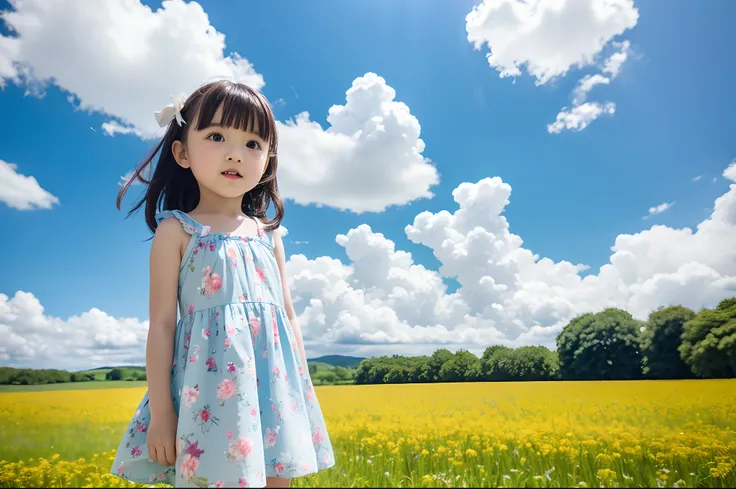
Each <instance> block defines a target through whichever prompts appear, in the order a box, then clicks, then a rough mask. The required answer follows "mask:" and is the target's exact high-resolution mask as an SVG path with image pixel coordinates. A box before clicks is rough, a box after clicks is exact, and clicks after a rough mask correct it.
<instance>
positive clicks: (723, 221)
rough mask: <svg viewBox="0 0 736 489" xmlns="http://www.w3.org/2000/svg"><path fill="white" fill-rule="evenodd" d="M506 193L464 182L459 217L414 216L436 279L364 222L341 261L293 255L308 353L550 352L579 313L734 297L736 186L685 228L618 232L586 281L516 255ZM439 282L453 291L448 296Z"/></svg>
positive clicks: (342, 239) (409, 230)
mask: <svg viewBox="0 0 736 489" xmlns="http://www.w3.org/2000/svg"><path fill="white" fill-rule="evenodd" d="M735 173H736V164H732V165H731V166H730V167H729V168H728V169H727V170H726V171H724V173H723V176H724V177H726V178H729V179H731V180H733V181H736V175H735ZM510 195H511V187H510V186H509V185H508V184H507V183H504V182H503V181H502V180H501V179H500V178H487V179H484V180H481V181H479V182H477V183H463V184H462V185H460V186H459V187H458V188H457V189H455V191H454V192H453V196H454V199H455V202H456V203H457V209H455V210H454V211H452V212H451V211H448V210H443V211H440V212H437V213H430V212H422V213H420V214H419V215H417V216H416V217H415V219H414V222H413V223H412V224H410V225H408V226H407V227H406V234H407V237H408V238H409V239H410V240H411V241H412V242H414V243H417V244H421V245H424V246H427V247H428V248H430V249H431V250H432V252H433V253H434V256H435V257H436V258H437V259H438V260H439V261H440V262H441V266H440V268H439V270H429V269H426V268H425V267H423V266H421V265H418V264H416V263H414V261H413V258H412V255H411V254H410V253H408V252H406V251H402V250H397V249H396V247H395V244H394V243H393V242H392V241H391V240H389V239H387V238H386V237H385V236H383V235H382V234H380V233H378V232H376V231H374V230H372V229H371V228H370V227H368V226H367V225H362V226H359V227H357V228H355V229H352V230H350V231H349V232H348V233H347V234H345V235H340V236H338V237H337V243H338V244H339V245H341V246H342V247H344V248H345V252H346V254H347V256H348V258H349V262H347V263H343V262H342V261H340V260H337V259H334V258H329V257H320V258H317V259H314V260H309V259H307V258H306V257H304V256H303V255H293V256H291V258H290V259H289V261H288V272H289V277H290V280H291V287H292V290H293V293H294V298H295V301H296V305H297V309H298V311H300V313H301V316H300V317H301V324H302V327H303V328H304V331H305V336H306V338H307V341H308V345H309V346H308V348H310V349H311V351H318V352H335V351H343V352H345V351H348V352H351V353H354V354H364V355H365V354H380V353H385V352H388V353H390V352H402V353H427V352H431V351H433V350H434V349H436V348H437V347H438V346H441V345H445V346H448V347H449V348H451V349H456V348H460V347H462V348H469V349H471V350H473V351H476V352H478V353H479V352H480V351H481V350H482V349H483V348H484V347H485V346H487V345H490V344H507V345H510V346H518V345H530V344H543V345H546V346H549V347H554V346H555V336H556V334H557V333H558V332H559V331H560V330H561V328H562V327H563V326H564V325H565V324H566V323H567V322H568V321H569V320H570V319H571V318H573V317H575V316H576V315H578V314H582V313H584V312H588V311H598V310H601V309H603V308H605V307H621V308H625V309H627V310H628V311H630V312H631V313H632V314H633V315H634V316H635V317H637V318H640V319H646V317H647V316H648V314H649V313H650V312H651V311H652V310H654V309H655V308H657V307H659V306H666V305H670V304H682V305H685V306H687V307H690V308H693V309H696V310H697V309H698V308H700V307H704V306H705V307H712V306H714V305H715V304H716V303H717V302H718V301H719V300H721V299H723V298H724V297H728V296H733V295H736V248H734V247H733V245H732V243H734V242H736V184H731V186H730V189H729V191H728V192H726V193H725V194H724V195H722V196H721V197H719V198H718V199H717V200H716V201H715V205H714V208H713V211H712V214H711V215H710V217H709V218H708V219H706V220H704V221H703V222H701V223H700V224H699V225H698V226H697V229H695V230H691V229H689V228H683V229H674V228H670V227H667V226H661V225H655V226H652V227H651V228H649V229H646V230H644V231H642V232H640V233H637V234H633V235H627V234H625V235H619V236H618V237H617V238H616V240H615V243H614V245H613V246H612V248H611V250H612V254H611V257H610V259H609V263H607V264H606V265H604V266H602V267H601V268H600V269H599V270H598V273H596V274H590V275H587V276H585V277H583V276H582V275H581V272H582V271H583V270H585V269H586V268H587V267H586V266H584V265H581V264H574V263H570V262H567V261H560V262H554V261H553V260H551V259H549V258H543V257H540V256H539V255H537V254H535V253H534V252H533V251H531V250H529V249H527V248H524V246H523V241H522V239H521V237H519V236H517V235H515V234H513V233H512V232H511V231H510V228H509V223H508V221H507V220H506V218H505V217H504V216H503V212H504V209H505V206H506V205H507V204H508V203H509V198H510ZM443 278H452V279H455V280H457V282H458V283H459V284H460V287H459V288H458V289H457V290H456V291H455V292H453V293H448V291H447V288H446V286H445V284H444V282H443ZM310 340H311V341H310ZM314 340H318V341H314Z"/></svg>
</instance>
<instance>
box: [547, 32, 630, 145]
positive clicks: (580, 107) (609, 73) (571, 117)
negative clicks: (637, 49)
mask: <svg viewBox="0 0 736 489" xmlns="http://www.w3.org/2000/svg"><path fill="white" fill-rule="evenodd" d="M613 45H614V46H615V48H616V52H614V53H613V54H611V55H610V56H609V57H608V59H606V60H605V62H604V64H603V67H602V69H601V71H602V72H603V73H605V75H603V74H601V73H596V74H588V75H585V76H584V77H582V78H581V79H580V80H579V81H578V84H577V86H576V87H575V89H574V90H573V92H572V97H573V98H572V107H571V108H569V109H568V108H567V107H563V108H562V109H561V110H560V112H559V113H558V114H557V118H556V119H555V122H553V123H552V124H548V125H547V132H549V133H551V134H559V133H560V132H562V131H563V130H570V131H582V130H583V129H585V128H586V127H588V125H590V123H591V122H593V121H594V120H596V119H597V118H598V117H600V116H601V115H613V114H614V113H615V112H616V104H615V103H614V102H604V103H601V102H586V100H587V99H588V94H589V93H590V92H591V90H593V88H595V87H596V86H598V85H609V84H610V83H611V81H612V80H613V79H615V78H616V77H617V76H618V74H619V73H620V72H621V66H622V65H623V64H624V62H625V61H626V60H627V59H628V58H629V56H630V55H631V44H630V43H629V41H623V42H617V43H613Z"/></svg>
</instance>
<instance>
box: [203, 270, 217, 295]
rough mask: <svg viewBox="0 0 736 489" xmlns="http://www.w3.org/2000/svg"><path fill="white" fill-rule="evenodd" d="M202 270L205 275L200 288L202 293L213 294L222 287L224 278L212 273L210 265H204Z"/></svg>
mask: <svg viewBox="0 0 736 489" xmlns="http://www.w3.org/2000/svg"><path fill="white" fill-rule="evenodd" d="M202 271H203V277H202V285H201V287H200V290H201V291H202V294H204V295H206V296H211V295H212V294H214V293H216V292H218V291H219V290H220V287H222V278H221V277H220V276H219V275H217V274H216V273H211V269H210V266H209V265H207V266H206V267H204V269H203V270H202Z"/></svg>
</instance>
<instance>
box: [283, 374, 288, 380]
mask: <svg viewBox="0 0 736 489" xmlns="http://www.w3.org/2000/svg"><path fill="white" fill-rule="evenodd" d="M284 380H285V381H286V382H288V381H289V374H284Z"/></svg>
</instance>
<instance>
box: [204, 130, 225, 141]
mask: <svg viewBox="0 0 736 489" xmlns="http://www.w3.org/2000/svg"><path fill="white" fill-rule="evenodd" d="M207 139H211V140H212V141H214V142H216V143H221V142H223V141H224V140H225V138H224V137H223V136H222V134H220V133H218V132H213V133H212V134H210V135H209V136H207Z"/></svg>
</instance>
